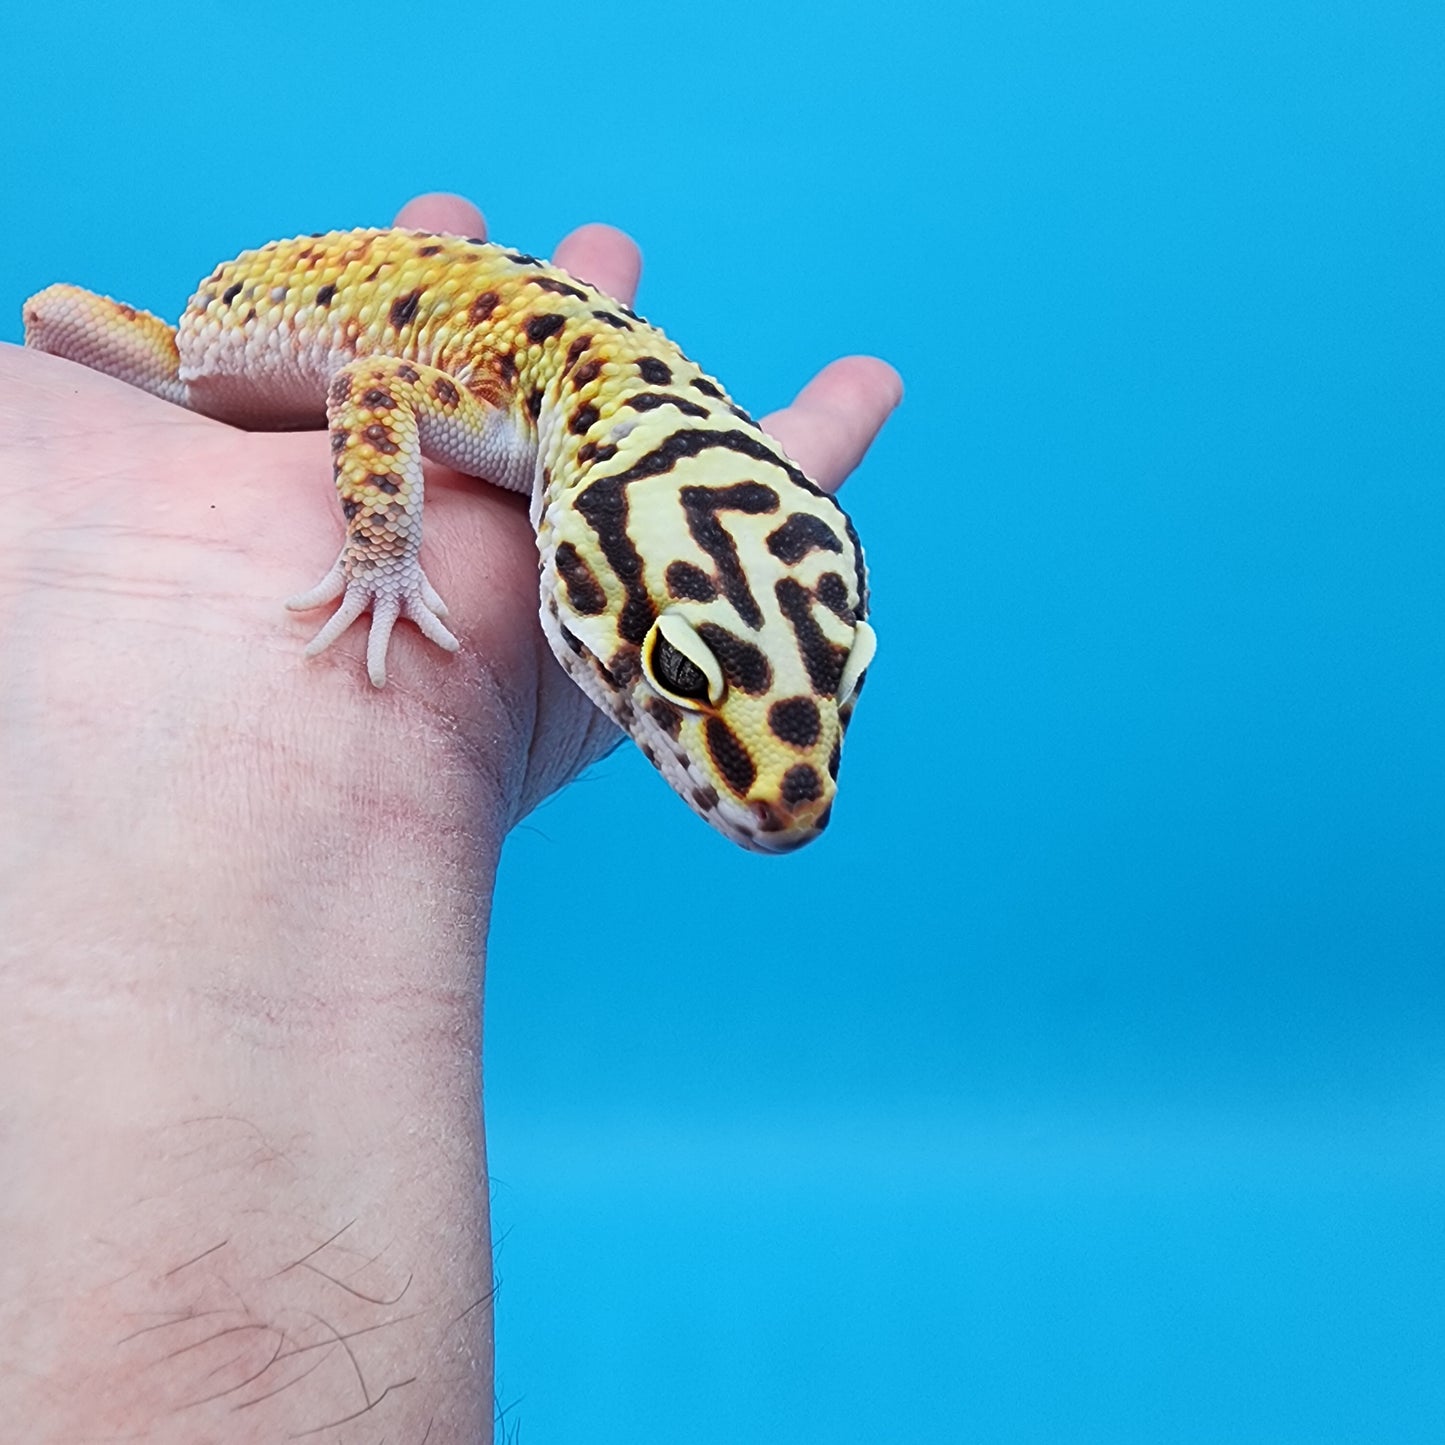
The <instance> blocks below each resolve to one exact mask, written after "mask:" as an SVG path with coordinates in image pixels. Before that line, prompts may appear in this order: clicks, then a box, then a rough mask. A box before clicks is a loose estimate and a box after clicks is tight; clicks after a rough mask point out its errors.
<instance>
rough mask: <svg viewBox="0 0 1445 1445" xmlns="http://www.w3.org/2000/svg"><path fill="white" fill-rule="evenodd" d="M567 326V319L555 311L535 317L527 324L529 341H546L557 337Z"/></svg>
mask: <svg viewBox="0 0 1445 1445" xmlns="http://www.w3.org/2000/svg"><path fill="white" fill-rule="evenodd" d="M566 324H567V318H566V317H565V316H559V315H557V313H556V312H555V311H549V312H547V313H546V314H544V315H542V316H534V317H533V318H532V319H531V320H530V321H529V322H528V323H527V340H528V341H533V342H541V341H546V340H547V338H548V337H550V336H555V335H556V334H557V333H558V332H559V331H560V330H561V329H562V328H563V327H564V326H565V325H566Z"/></svg>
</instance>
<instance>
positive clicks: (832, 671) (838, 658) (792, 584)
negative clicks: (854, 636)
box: [773, 577, 848, 697]
mask: <svg viewBox="0 0 1445 1445" xmlns="http://www.w3.org/2000/svg"><path fill="white" fill-rule="evenodd" d="M773 591H774V593H775V594H776V596H777V599H778V606H779V607H781V608H782V611H783V616H784V617H786V618H787V619H788V621H789V622H790V623H791V624H792V628H793V633H794V635H795V636H796V637H797V639H798V651H799V652H800V653H801V654H802V656H803V664H804V666H805V667H807V669H808V681H809V682H811V683H812V684H813V691H814V692H816V693H818V694H820V695H821V696H823V697H835V696H836V695H837V692H838V683H839V681H840V679H841V678H842V676H843V664H844V663H845V662H846V661H847V660H848V653H847V650H846V649H845V648H842V647H839V646H837V645H836V644H835V643H832V642H829V641H828V639H827V638H826V637H825V636H824V635H823V629H822V628H821V627H819V626H818V619H817V618H816V617H814V616H813V609H812V607H811V606H810V605H809V604H810V603H811V601H812V595H811V594H810V593H809V591H808V589H807V588H806V587H804V586H803V585H802V583H801V582H798V581H796V580H795V579H794V578H792V577H784V578H782V579H781V580H780V581H779V582H778V583H777V584H776V586H775V587H774V588H773Z"/></svg>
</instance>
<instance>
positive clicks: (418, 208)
mask: <svg viewBox="0 0 1445 1445" xmlns="http://www.w3.org/2000/svg"><path fill="white" fill-rule="evenodd" d="M395 224H396V225H398V226H411V227H413V228H415V229H416V230H418V231H445V232H447V233H448V234H450V235H453V236H476V237H478V238H479V239H480V240H483V241H485V240H486V239H487V221H486V217H485V216H483V215H482V213H481V212H480V211H479V210H478V209H477V208H476V207H475V206H474V205H473V204H472V203H471V202H470V201H469V200H467V198H466V197H465V196H457V195H453V194H452V193H451V192H450V191H429V192H427V194H426V195H423V196H414V197H412V199H411V200H409V201H408V202H407V203H406V205H404V206H403V207H402V208H401V210H399V211H398V212H397V213H396V221H395Z"/></svg>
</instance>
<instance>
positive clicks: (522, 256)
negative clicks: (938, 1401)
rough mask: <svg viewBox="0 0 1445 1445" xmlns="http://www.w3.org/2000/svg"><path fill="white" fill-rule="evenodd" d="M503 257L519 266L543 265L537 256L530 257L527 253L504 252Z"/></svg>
mask: <svg viewBox="0 0 1445 1445" xmlns="http://www.w3.org/2000/svg"><path fill="white" fill-rule="evenodd" d="M502 255H503V256H505V257H506V259H507V260H508V261H512V262H515V264H517V265H518V266H540V265H541V264H542V263H541V262H540V261H538V259H537V258H536V257H535V256H529V255H528V254H527V253H526V252H525V251H503V252H502Z"/></svg>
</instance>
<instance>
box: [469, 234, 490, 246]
mask: <svg viewBox="0 0 1445 1445" xmlns="http://www.w3.org/2000/svg"><path fill="white" fill-rule="evenodd" d="M486 244H487V238H486V237H485V236H468V237H467V245H469V246H485V245H486Z"/></svg>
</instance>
